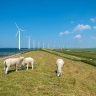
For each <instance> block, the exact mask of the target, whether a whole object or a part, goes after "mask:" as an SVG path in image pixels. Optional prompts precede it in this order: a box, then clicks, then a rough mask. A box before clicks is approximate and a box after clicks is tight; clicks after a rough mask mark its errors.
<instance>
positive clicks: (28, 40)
mask: <svg viewBox="0 0 96 96" xmlns="http://www.w3.org/2000/svg"><path fill="white" fill-rule="evenodd" d="M30 36H31V35H30ZM30 36H26V37H27V38H28V49H30Z"/></svg>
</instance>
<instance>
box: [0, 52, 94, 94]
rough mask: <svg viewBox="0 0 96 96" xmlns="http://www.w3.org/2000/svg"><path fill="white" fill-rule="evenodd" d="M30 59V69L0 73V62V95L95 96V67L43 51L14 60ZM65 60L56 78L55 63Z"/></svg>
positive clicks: (1, 64) (13, 68)
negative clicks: (32, 64) (31, 58)
mask: <svg viewBox="0 0 96 96" xmlns="http://www.w3.org/2000/svg"><path fill="white" fill-rule="evenodd" d="M20 56H24V57H33V58H34V59H35V60H36V61H35V63H34V69H33V70H31V66H29V70H26V69H24V70H20V65H19V66H18V69H19V70H18V72H16V71H15V67H10V69H9V73H8V74H7V75H6V74H4V70H3V67H4V65H3V60H2V61H0V74H1V75H0V96H96V67H94V66H92V65H88V64H86V63H83V62H78V61H72V60H69V59H66V58H63V57H60V56H57V55H54V54H51V53H47V52H44V51H30V52H26V53H23V54H20V55H18V56H16V57H20ZM58 58H62V59H63V60H64V61H65V65H64V67H63V69H62V70H63V74H62V76H60V77H57V76H56V64H55V63H56V60H57V59H58Z"/></svg>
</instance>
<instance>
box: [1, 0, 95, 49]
mask: <svg viewBox="0 0 96 96" xmlns="http://www.w3.org/2000/svg"><path fill="white" fill-rule="evenodd" d="M15 23H16V24H17V26H18V27H19V28H20V29H22V30H26V31H21V32H20V45H21V46H20V47H21V48H27V47H28V38H27V37H26V36H30V35H31V36H30V47H31V48H33V47H46V48H48V47H50V48H59V47H60V48H61V47H64V48H96V0H0V48H18V40H19V34H17V36H16V33H17V31H18V29H17V27H16V24H15ZM34 43H35V45H33V44H34Z"/></svg>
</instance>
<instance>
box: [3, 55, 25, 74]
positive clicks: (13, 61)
mask: <svg viewBox="0 0 96 96" xmlns="http://www.w3.org/2000/svg"><path fill="white" fill-rule="evenodd" d="M23 59H24V57H20V58H9V59H6V60H5V61H4V72H5V74H7V72H8V69H9V67H11V66H15V68H16V71H17V66H18V64H19V63H21V62H22V61H23Z"/></svg>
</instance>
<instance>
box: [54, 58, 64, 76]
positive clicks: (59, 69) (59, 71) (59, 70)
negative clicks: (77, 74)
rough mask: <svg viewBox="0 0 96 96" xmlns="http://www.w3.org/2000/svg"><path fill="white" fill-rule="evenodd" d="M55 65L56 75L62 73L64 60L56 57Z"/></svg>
mask: <svg viewBox="0 0 96 96" xmlns="http://www.w3.org/2000/svg"><path fill="white" fill-rule="evenodd" d="M56 66H57V76H60V75H62V67H63V66H64V61H63V60H62V59H57V61H56Z"/></svg>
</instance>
